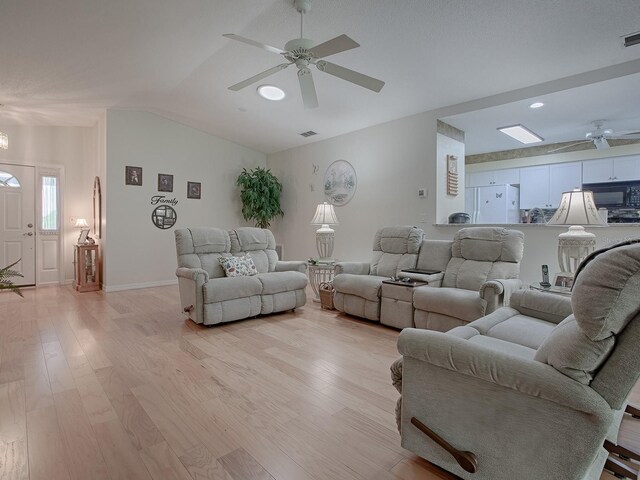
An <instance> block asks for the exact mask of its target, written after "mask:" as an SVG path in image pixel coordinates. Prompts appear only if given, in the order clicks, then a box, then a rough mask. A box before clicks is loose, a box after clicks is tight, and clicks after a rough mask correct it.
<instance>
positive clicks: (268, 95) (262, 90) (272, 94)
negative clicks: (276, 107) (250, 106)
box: [256, 85, 287, 102]
mask: <svg viewBox="0 0 640 480" xmlns="http://www.w3.org/2000/svg"><path fill="white" fill-rule="evenodd" d="M256 90H257V92H258V95H260V96H261V97H262V98H264V99H265V100H270V101H272V102H279V101H280V100H284V97H286V96H287V94H286V93H284V90H282V89H281V88H279V87H276V86H275V85H260V86H259V87H258V88H257V89H256Z"/></svg>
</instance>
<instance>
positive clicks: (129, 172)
mask: <svg viewBox="0 0 640 480" xmlns="http://www.w3.org/2000/svg"><path fill="white" fill-rule="evenodd" d="M124 183H125V185H138V186H140V185H142V167H129V166H127V167H124Z"/></svg>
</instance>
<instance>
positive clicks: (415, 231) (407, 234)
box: [333, 227, 423, 322]
mask: <svg viewBox="0 0 640 480" xmlns="http://www.w3.org/2000/svg"><path fill="white" fill-rule="evenodd" d="M422 236H423V231H422V230H421V229H419V228H416V227H384V228H381V229H380V230H378V231H377V232H376V234H375V237H374V239H373V254H372V259H371V262H370V263H364V262H341V263H338V264H337V265H336V276H335V278H334V280H333V285H334V287H335V293H334V297H333V304H334V306H335V308H336V309H337V310H339V311H341V312H344V313H348V314H350V315H355V316H358V317H362V318H366V319H368V320H373V321H376V322H377V321H379V320H380V288H381V286H382V281H383V280H385V279H388V278H389V277H395V276H397V275H399V273H400V271H401V270H403V269H407V268H415V266H416V261H417V259H418V252H419V250H420V245H421V243H422Z"/></svg>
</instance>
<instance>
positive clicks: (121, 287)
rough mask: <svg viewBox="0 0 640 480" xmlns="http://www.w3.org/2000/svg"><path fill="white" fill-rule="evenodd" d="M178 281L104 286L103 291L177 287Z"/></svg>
mask: <svg viewBox="0 0 640 480" xmlns="http://www.w3.org/2000/svg"><path fill="white" fill-rule="evenodd" d="M177 284H178V279H173V280H162V281H160V282H143V283H127V284H124V285H103V286H102V290H103V291H105V292H107V293H109V292H121V291H123V290H136V289H138V288H151V287H166V286H169V285H177Z"/></svg>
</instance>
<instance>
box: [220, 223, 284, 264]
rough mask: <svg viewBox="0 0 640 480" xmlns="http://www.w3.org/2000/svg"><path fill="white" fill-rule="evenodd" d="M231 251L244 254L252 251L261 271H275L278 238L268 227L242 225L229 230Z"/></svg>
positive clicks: (252, 256)
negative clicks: (276, 238)
mask: <svg viewBox="0 0 640 480" xmlns="http://www.w3.org/2000/svg"><path fill="white" fill-rule="evenodd" d="M229 237H230V239H231V253H232V254H234V255H244V254H246V253H247V252H251V258H253V262H254V263H255V264H256V268H257V269H258V272H259V273H266V272H273V271H274V270H275V269H276V263H277V262H278V254H277V253H276V250H275V248H276V240H275V238H274V236H273V233H272V232H271V230H267V229H266V228H255V227H241V228H236V229H235V230H229Z"/></svg>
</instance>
